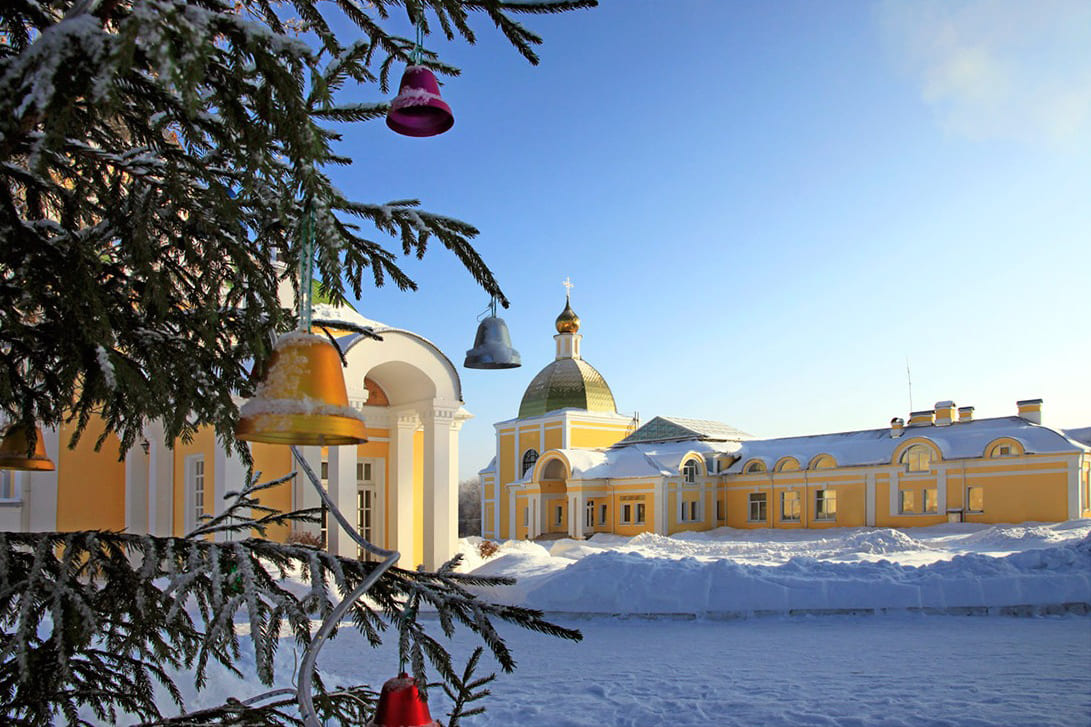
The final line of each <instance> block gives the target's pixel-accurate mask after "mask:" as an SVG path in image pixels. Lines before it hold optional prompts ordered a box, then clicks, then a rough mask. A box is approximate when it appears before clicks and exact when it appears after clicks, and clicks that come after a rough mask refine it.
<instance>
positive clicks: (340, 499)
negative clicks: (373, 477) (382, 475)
mask: <svg viewBox="0 0 1091 727" xmlns="http://www.w3.org/2000/svg"><path fill="white" fill-rule="evenodd" d="M329 452H330V459H329V463H330V464H329V484H328V485H327V487H328V491H329V495H330V499H331V500H333V504H334V505H336V506H337V509H338V510H340V511H341V514H342V515H344V516H345V518H346V519H347V520H348V521H349V522H350V523H351V524H352V526H353V527H354V528H355V527H356V519H357V511H358V507H357V504H356V500H357V495H356V493H357V489H358V488H357V486H356V484H357V480H356V445H355V444H348V445H345V446H343V447H330V449H329ZM326 538H327V543H326V548H327V549H328V550H329V551H330V552H331V553H334V554H336V555H340V556H343V557H345V558H355V557H356V554H357V548H358V547H359V546H357V545H356V541H355V540H353V539H352V536H351V535H349V534H348V533H346V532H345V529H344V528H342V527H341V525H340V524H339V523H338V522H337V521H336V520H335V519H334V517H333V516H332V515H330V516H328V517H327V518H326Z"/></svg>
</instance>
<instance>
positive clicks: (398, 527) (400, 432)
mask: <svg viewBox="0 0 1091 727" xmlns="http://www.w3.org/2000/svg"><path fill="white" fill-rule="evenodd" d="M417 426H418V420H417V414H416V412H401V413H399V414H398V415H397V417H396V422H395V424H394V427H393V430H394V431H393V435H394V436H393V437H392V438H391V441H390V445H391V450H392V452H391V458H390V459H391V465H392V467H391V472H390V495H391V497H390V515H389V519H388V522H389V523H390V536H389V538H388V539H387V543H388V547H391V548H394V549H395V550H397V551H398V552H399V553H401V560H400V561H399V565H400V566H401V567H402V568H415V567H416V566H417V564H418V563H420V557H419V556H418V554H417V553H416V552H415V550H414V547H413V513H414V507H415V505H414V502H413V434H414V433H415V432H416V431H417Z"/></svg>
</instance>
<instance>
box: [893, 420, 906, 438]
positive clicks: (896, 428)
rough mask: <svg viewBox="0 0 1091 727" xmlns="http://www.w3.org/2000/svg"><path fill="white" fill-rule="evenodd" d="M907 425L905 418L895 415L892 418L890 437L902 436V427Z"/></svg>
mask: <svg viewBox="0 0 1091 727" xmlns="http://www.w3.org/2000/svg"><path fill="white" fill-rule="evenodd" d="M904 427H905V420H904V419H902V418H901V417H894V418H893V419H891V420H890V438H891V439H897V438H898V437H900V436H902V429H903V428H904Z"/></svg>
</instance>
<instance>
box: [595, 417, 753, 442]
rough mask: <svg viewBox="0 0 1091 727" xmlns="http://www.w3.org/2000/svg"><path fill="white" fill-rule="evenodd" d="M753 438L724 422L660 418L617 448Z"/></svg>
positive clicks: (633, 434)
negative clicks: (659, 443) (646, 444)
mask: <svg viewBox="0 0 1091 727" xmlns="http://www.w3.org/2000/svg"><path fill="white" fill-rule="evenodd" d="M752 438H753V437H752V436H751V435H749V434H747V433H746V432H743V431H740V430H739V429H736V428H735V427H733V426H731V425H730V424H724V423H723V422H717V421H712V420H709V419H686V418H684V417H663V416H658V417H655V418H653V419H651V420H650V421H649V422H648V423H647V424H645V425H643V426H641V427H640V428H639V429H637V430H636V431H635V432H633V433H632V434H630V435H629V436H627V437H625V439H623V440H621V441H620V442H618V444H617V446H625V445H629V444H633V443H636V442H668V441H672V440H685V439H701V440H715V441H739V440H743V439H752Z"/></svg>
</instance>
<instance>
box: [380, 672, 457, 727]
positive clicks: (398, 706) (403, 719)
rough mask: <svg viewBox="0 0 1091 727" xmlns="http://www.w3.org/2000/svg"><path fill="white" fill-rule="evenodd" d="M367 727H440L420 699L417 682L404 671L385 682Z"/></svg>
mask: <svg viewBox="0 0 1091 727" xmlns="http://www.w3.org/2000/svg"><path fill="white" fill-rule="evenodd" d="M367 727H442V725H440V723H439V722H437V721H435V720H433V719H432V715H431V713H430V712H429V711H428V702H425V701H424V700H423V699H421V696H420V692H419V691H418V690H417V680H416V679H414V678H413V677H411V676H409V675H408V674H406V673H405V672H404V671H403V672H402V673H401V674H399V675H398V676H396V677H394V678H393V679H389V680H387V682H386V684H384V685H383V691H382V692H380V693H379V705H378V706H377V707H376V708H375V716H374V717H372V718H371V721H370V722H368V723H367Z"/></svg>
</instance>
